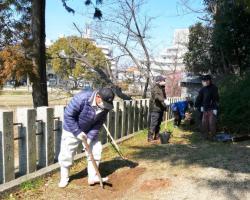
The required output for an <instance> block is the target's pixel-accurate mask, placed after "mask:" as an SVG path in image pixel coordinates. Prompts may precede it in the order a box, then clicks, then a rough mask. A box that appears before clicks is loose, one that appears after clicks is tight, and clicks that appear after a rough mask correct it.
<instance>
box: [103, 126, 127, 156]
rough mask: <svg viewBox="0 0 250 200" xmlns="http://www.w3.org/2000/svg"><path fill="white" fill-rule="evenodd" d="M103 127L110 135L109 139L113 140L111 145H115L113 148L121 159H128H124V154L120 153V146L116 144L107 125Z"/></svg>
mask: <svg viewBox="0 0 250 200" xmlns="http://www.w3.org/2000/svg"><path fill="white" fill-rule="evenodd" d="M103 127H104V128H105V130H106V132H107V135H108V136H109V138H110V139H111V144H112V145H113V147H114V148H115V150H116V151H117V153H118V154H119V155H120V156H121V158H122V159H123V160H126V159H125V158H124V156H123V155H122V152H121V151H120V149H119V147H118V145H117V144H116V142H115V140H114V138H113V137H112V135H111V133H110V131H109V130H108V128H107V126H106V125H105V124H103Z"/></svg>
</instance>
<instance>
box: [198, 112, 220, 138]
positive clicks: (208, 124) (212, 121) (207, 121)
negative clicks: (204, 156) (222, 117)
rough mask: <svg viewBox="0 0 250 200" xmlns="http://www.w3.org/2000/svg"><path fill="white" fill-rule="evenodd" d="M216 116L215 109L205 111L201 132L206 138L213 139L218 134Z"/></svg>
mask: <svg viewBox="0 0 250 200" xmlns="http://www.w3.org/2000/svg"><path fill="white" fill-rule="evenodd" d="M216 120H217V119H216V116H215V115H214V114H213V111H206V112H203V116H202V122H201V132H202V134H203V137H204V138H205V139H212V138H213V137H214V136H215V134H216Z"/></svg>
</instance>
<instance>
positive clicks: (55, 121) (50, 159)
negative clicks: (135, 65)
mask: <svg viewBox="0 0 250 200" xmlns="http://www.w3.org/2000/svg"><path fill="white" fill-rule="evenodd" d="M169 100H170V102H171V103H174V102H176V101H179V100H182V99H181V98H169ZM13 113H14V112H13V111H0V184H4V183H7V182H9V181H12V180H14V179H16V178H18V177H20V176H23V175H26V174H30V173H33V172H35V171H37V170H38V169H41V168H46V167H48V166H50V165H52V164H54V163H56V162H57V159H58V154H59V152H60V142H61V135H62V127H63V120H64V119H63V115H64V106H55V107H38V108H37V109H32V108H18V109H17V111H16V113H15V114H16V116H14V114H13ZM171 118H172V113H171V112H170V108H168V109H167V112H166V114H165V117H164V119H165V120H169V119H171ZM14 119H15V120H16V121H15V122H14ZM148 122H149V100H148V99H137V100H132V101H122V102H118V101H117V102H114V109H113V110H112V111H110V112H109V114H108V117H107V121H106V125H107V127H108V129H109V130H110V132H111V134H112V136H113V137H114V139H120V138H122V137H126V136H128V135H130V134H132V133H134V132H137V131H139V130H143V129H145V128H147V126H148V124H149V123H148ZM15 126H16V127H17V133H14V127H15ZM99 137H100V140H101V141H102V143H103V144H105V143H107V142H108V138H107V134H106V132H105V130H104V129H101V131H100V134H99ZM14 141H18V145H14ZM81 150H82V147H79V151H78V153H81ZM14 152H18V153H15V154H17V155H14ZM16 156H18V159H16ZM16 162H18V163H16ZM15 166H17V167H15Z"/></svg>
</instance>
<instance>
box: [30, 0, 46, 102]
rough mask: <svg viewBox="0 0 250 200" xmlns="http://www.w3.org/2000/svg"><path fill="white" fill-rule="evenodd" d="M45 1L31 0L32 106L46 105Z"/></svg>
mask: <svg viewBox="0 0 250 200" xmlns="http://www.w3.org/2000/svg"><path fill="white" fill-rule="evenodd" d="M45 3H46V0H32V8H31V9H32V25H31V26H32V51H33V64H34V67H35V71H36V73H37V76H36V77H34V81H33V84H32V97H33V105H34V107H38V106H48V91H47V80H46V57H45Z"/></svg>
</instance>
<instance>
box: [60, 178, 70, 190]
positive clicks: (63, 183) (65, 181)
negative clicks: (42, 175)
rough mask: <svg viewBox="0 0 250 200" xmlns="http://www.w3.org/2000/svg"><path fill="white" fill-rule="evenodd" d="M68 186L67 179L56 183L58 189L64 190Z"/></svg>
mask: <svg viewBox="0 0 250 200" xmlns="http://www.w3.org/2000/svg"><path fill="white" fill-rule="evenodd" d="M68 184H69V178H66V179H61V180H60V182H59V183H58V187H59V188H65V187H66V186H67V185H68Z"/></svg>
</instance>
